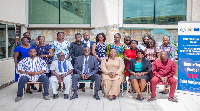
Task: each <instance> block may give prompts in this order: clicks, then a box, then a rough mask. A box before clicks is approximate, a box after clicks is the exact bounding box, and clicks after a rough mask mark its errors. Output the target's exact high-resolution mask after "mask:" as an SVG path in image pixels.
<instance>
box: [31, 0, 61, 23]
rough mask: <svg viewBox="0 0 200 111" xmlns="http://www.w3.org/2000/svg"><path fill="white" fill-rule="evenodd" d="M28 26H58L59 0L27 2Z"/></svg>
mask: <svg viewBox="0 0 200 111" xmlns="http://www.w3.org/2000/svg"><path fill="white" fill-rule="evenodd" d="M29 24H59V0H29Z"/></svg>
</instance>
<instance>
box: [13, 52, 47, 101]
mask: <svg viewBox="0 0 200 111" xmlns="http://www.w3.org/2000/svg"><path fill="white" fill-rule="evenodd" d="M28 54H29V57H26V58H24V59H23V60H21V61H20V62H19V63H18V65H17V71H18V72H20V73H21V74H20V78H19V82H18V91H17V98H16V99H15V102H18V101H20V100H21V99H22V96H23V88H24V87H25V83H27V82H29V81H32V82H36V81H38V82H42V84H43V88H44V93H43V98H44V99H45V100H49V99H50V98H49V96H48V95H49V92H48V89H49V80H48V77H47V76H46V75H45V74H44V72H45V71H48V67H47V64H46V62H45V61H44V60H42V59H41V58H39V57H37V56H36V54H37V52H36V50H35V49H34V48H32V49H30V50H29V52H28Z"/></svg>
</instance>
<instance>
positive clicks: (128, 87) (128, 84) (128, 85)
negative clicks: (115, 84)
mask: <svg viewBox="0 0 200 111" xmlns="http://www.w3.org/2000/svg"><path fill="white" fill-rule="evenodd" d="M129 90H130V83H129V82H127V94H126V96H127V97H128V91H129Z"/></svg>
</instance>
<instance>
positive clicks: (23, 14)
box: [0, 0, 200, 85]
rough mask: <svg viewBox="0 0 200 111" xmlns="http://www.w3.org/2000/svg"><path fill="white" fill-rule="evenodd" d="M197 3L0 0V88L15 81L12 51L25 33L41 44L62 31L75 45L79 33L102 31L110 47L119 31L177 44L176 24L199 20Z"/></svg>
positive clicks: (182, 0)
mask: <svg viewBox="0 0 200 111" xmlns="http://www.w3.org/2000/svg"><path fill="white" fill-rule="evenodd" d="M199 5H200V1H199V0H1V1H0V70H1V71H0V76H1V78H0V85H3V84H5V83H7V82H10V81H12V80H14V70H15V69H14V60H13V50H14V48H15V45H16V43H17V42H18V41H20V38H22V34H23V33H24V32H26V31H28V32H30V33H31V38H32V39H33V40H34V41H36V42H37V37H38V36H39V35H44V36H45V39H46V42H47V43H49V44H51V42H52V41H54V40H56V33H57V32H58V31H63V32H64V33H65V39H66V40H68V41H70V42H73V41H74V40H75V39H74V35H75V34H76V33H81V34H83V33H84V32H89V33H90V35H91V40H95V36H96V35H97V34H98V33H100V32H104V33H106V35H107V41H106V42H107V43H110V42H113V36H114V34H115V33H118V32H119V33H120V34H121V35H122V42H123V38H124V37H125V36H131V38H132V39H136V40H138V41H139V42H141V41H142V36H143V35H144V34H151V35H152V36H153V37H154V38H155V39H156V41H157V42H160V43H161V42H162V37H163V36H164V35H169V36H170V37H171V38H172V40H173V41H174V42H178V21H200V13H199V12H200V7H199Z"/></svg>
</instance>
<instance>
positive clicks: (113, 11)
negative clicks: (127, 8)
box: [95, 0, 119, 27]
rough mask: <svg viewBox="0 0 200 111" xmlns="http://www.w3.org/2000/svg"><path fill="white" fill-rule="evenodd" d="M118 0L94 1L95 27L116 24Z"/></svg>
mask: <svg viewBox="0 0 200 111" xmlns="http://www.w3.org/2000/svg"><path fill="white" fill-rule="evenodd" d="M118 1H119V0H96V1H95V27H104V26H108V25H113V24H118V18H119V17H118V15H119V14H118V13H119V9H118V8H119V6H118V5H119V4H118V3H119V2H118Z"/></svg>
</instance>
